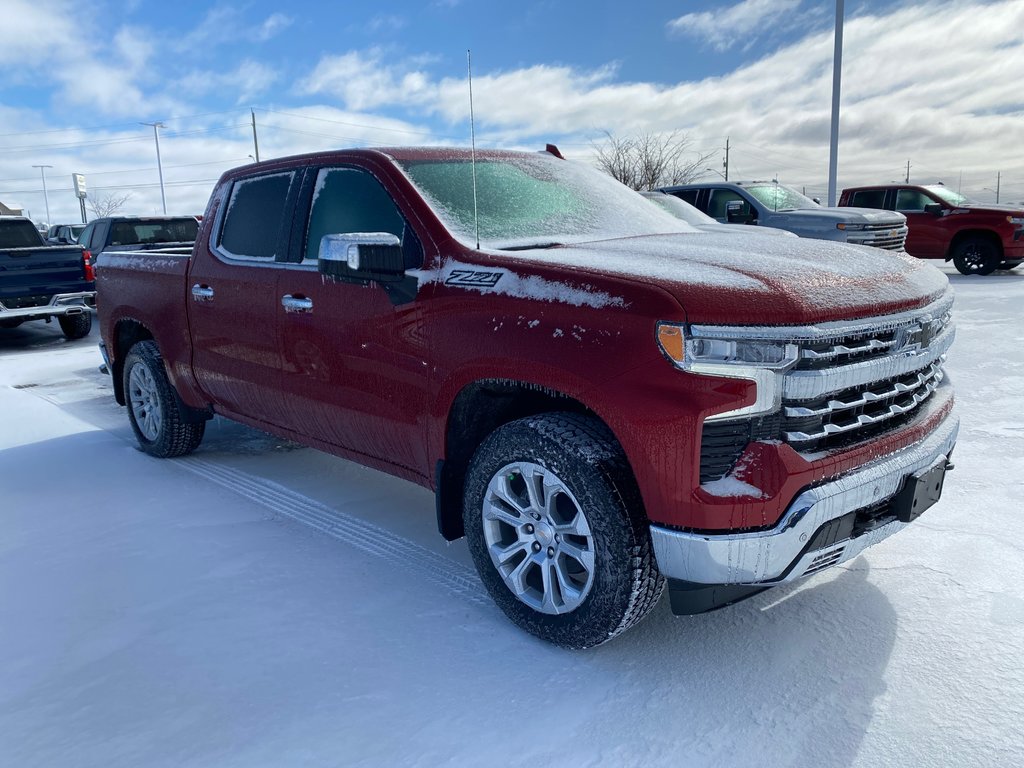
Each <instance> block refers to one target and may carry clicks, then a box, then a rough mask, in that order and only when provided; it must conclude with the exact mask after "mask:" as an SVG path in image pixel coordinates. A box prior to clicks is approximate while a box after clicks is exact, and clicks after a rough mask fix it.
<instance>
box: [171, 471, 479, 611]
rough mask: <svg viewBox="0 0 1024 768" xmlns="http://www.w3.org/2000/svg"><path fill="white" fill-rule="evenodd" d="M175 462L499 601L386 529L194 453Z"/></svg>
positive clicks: (366, 548)
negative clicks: (197, 456) (201, 457)
mask: <svg viewBox="0 0 1024 768" xmlns="http://www.w3.org/2000/svg"><path fill="white" fill-rule="evenodd" d="M173 463H174V464H175V465H176V466H179V467H182V468H183V469H186V470H188V471H189V472H192V473H193V474H196V475H198V476H200V477H202V478H204V479H206V480H209V481H210V482H212V483H215V484H217V485H220V486H221V487H223V488H227V489H228V490H231V491H234V492H235V493H237V494H239V495H241V496H244V497H245V498H247V499H249V500H250V501H253V502H256V503H257V504H259V505H261V506H263V507H266V508H267V509H270V510H271V511H273V512H276V513H278V514H281V515H284V516H286V517H289V518H291V519H292V520H295V521H296V522H299V523H302V524H303V525H307V526H309V527H310V528H315V529H316V530H318V531H320V532H322V533H326V534H327V535H328V536H332V537H334V538H336V539H338V540H339V541H343V542H345V543H346V544H349V545H351V546H353V547H355V548H356V549H359V550H361V551H362V552H366V553H367V554H371V555H375V556H376V557H380V558H383V559H385V560H388V561H389V562H392V563H394V564H396V565H399V566H401V567H402V568H403V569H406V570H412V571H415V572H417V573H419V574H421V575H422V576H424V577H425V578H427V579H429V580H430V581H432V582H433V583H434V584H437V585H439V586H441V587H443V588H445V589H447V590H448V591H449V592H452V593H454V594H455V595H457V596H458V597H461V598H463V599H465V600H467V601H469V602H472V603H476V604H477V605H486V606H493V605H494V604H493V602H492V601H491V599H490V598H489V597H488V595H487V593H486V592H485V591H484V588H483V585H482V584H481V583H480V580H479V579H478V578H477V576H476V573H475V572H474V571H472V570H470V569H469V568H466V567H465V566H463V565H461V564H459V563H456V562H454V561H452V560H449V559H448V558H446V557H443V556H442V555H439V554H437V553H436V552H433V551H431V550H429V549H427V548H426V547H423V546H421V545H419V544H416V543H415V542H413V541H409V540H408V539H405V538H403V537H401V536H398V535H397V534H395V533H392V532H391V531H388V530H387V529H385V528H381V527H380V526H378V525H374V524H373V523H368V522H366V521H365V520H362V519H360V518H358V517H356V516H354V515H349V514H347V513H345V512H342V511H340V510H337V509H333V508H332V507H328V506H327V505H326V504H321V503H320V502H319V501H316V500H314V499H311V498H309V497H308V496H303V495H302V494H301V493H298V492H296V491H293V490H291V489H289V488H286V487H285V486H283V485H279V484H278V483H275V482H272V481H270V480H264V479H263V478H261V477H256V476H255V475H250V474H248V473H246V472H243V471H241V470H238V469H232V468H230V467H225V466H221V465H219V464H215V463H213V462H210V461H206V460H204V459H200V458H196V457H192V456H188V457H183V458H180V459H175V460H174V462H173Z"/></svg>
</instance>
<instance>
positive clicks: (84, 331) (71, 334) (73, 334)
mask: <svg viewBox="0 0 1024 768" xmlns="http://www.w3.org/2000/svg"><path fill="white" fill-rule="evenodd" d="M57 322H58V323H59V324H60V329H61V331H63V333H64V338H66V339H71V340H74V339H82V338H85V337H86V336H88V335H89V331H91V330H92V313H91V312H81V313H79V314H77V315H61V316H60V317H58V318H57Z"/></svg>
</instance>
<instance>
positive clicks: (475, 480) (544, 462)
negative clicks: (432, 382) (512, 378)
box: [463, 413, 665, 648]
mask: <svg viewBox="0 0 1024 768" xmlns="http://www.w3.org/2000/svg"><path fill="white" fill-rule="evenodd" d="M463 520H464V523H465V529H466V536H467V539H468V541H469V548H470V552H471V553H472V555H473V560H474V562H475V564H476V567H477V571H478V572H479V573H480V577H481V579H482V580H483V582H484V585H485V586H486V587H487V590H488V592H490V594H491V597H492V598H493V599H494V601H495V602H496V603H497V604H498V606H499V607H500V608H501V609H502V610H503V611H504V612H505V614H506V615H507V616H508V617H509V618H510V619H511V620H512V621H513V622H514V623H515V624H517V625H518V626H519V627H521V628H522V629H525V630H526V631H527V632H530V633H532V634H534V635H536V636H537V637H540V638H542V639H544V640H547V641H549V642H552V643H555V644H556V645H560V646H563V647H566V648H589V647H592V646H595V645H600V644H601V643H604V642H606V641H608V640H611V639H612V638H613V637H615V636H616V635H618V634H620V633H622V632H624V631H625V630H627V629H629V628H630V627H632V626H633V625H635V624H637V623H638V622H639V621H640V620H641V619H643V618H644V616H646V615H647V613H649V612H650V610H651V609H652V608H653V607H654V606H655V604H656V603H657V601H658V598H659V597H660V596H661V593H662V591H663V590H664V586H665V582H664V579H663V578H662V577H661V575H660V574H659V573H658V569H657V566H656V564H655V561H654V556H653V553H652V549H651V539H650V532H649V530H648V524H647V521H646V518H645V516H644V514H643V510H642V505H641V503H640V499H639V493H638V491H637V489H636V484H635V482H634V481H633V479H632V475H631V474H630V473H629V469H628V467H627V466H626V461H625V457H624V456H623V453H622V449H621V447H619V445H618V443H617V442H616V441H615V438H614V437H613V436H612V434H611V432H610V431H609V430H608V429H607V428H606V427H605V426H604V425H603V424H601V423H600V422H598V421H597V420H595V419H592V418H589V417H585V416H580V415H577V414H570V413H554V414H543V415H539V416H532V417H528V418H525V419H520V420H519V421H514V422H512V423H510V424H506V425H505V426H503V427H500V428H499V429H497V430H496V431H495V432H493V433H492V434H491V435H490V436H489V437H488V438H487V439H486V440H485V441H484V442H483V444H481V446H480V448H479V449H478V450H477V452H476V454H475V455H474V457H473V460H472V462H471V464H470V468H469V472H468V474H467V477H466V493H465V506H464V509H463Z"/></svg>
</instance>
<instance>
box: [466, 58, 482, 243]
mask: <svg viewBox="0 0 1024 768" xmlns="http://www.w3.org/2000/svg"><path fill="white" fill-rule="evenodd" d="M466 69H467V71H468V72H469V141H470V165H471V166H472V169H473V226H474V227H475V228H476V249H477V250H478V251H479V250H480V213H479V211H478V210H477V204H476V121H475V120H474V117H473V52H472V51H471V50H470V49H469V48H467V49H466Z"/></svg>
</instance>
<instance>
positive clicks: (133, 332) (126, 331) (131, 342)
mask: <svg viewBox="0 0 1024 768" xmlns="http://www.w3.org/2000/svg"><path fill="white" fill-rule="evenodd" d="M147 340H153V341H155V340H156V339H154V337H153V333H152V331H150V330H149V328H147V327H146V326H145V325H144V324H143V323H142V322H141V321H139V320H136V319H134V318H130V317H126V318H124V319H122V320H118V322H117V324H116V325H115V326H114V348H113V350H111V351H112V352H113V354H112V355H111V371H110V375H111V378H112V379H113V383H114V398H115V399H116V400H117V403H118V405H125V403H126V401H125V397H124V359H125V357H127V356H128V350H130V349H131V348H132V347H133V346H135V345H136V344H137V343H138V342H140V341H147Z"/></svg>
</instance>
